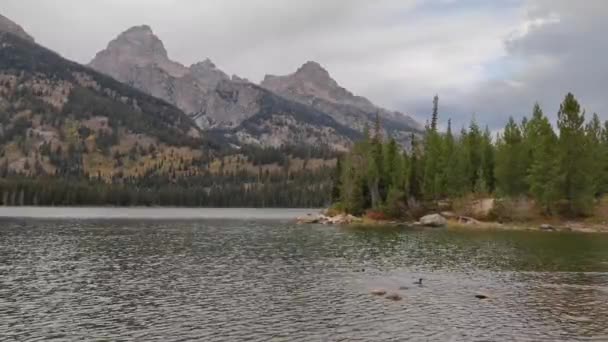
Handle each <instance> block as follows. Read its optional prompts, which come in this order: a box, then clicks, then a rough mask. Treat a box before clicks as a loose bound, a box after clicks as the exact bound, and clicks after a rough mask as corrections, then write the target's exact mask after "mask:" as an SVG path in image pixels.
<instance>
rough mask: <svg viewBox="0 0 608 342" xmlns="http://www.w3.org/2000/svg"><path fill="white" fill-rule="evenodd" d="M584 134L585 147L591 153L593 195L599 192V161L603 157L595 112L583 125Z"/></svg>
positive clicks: (598, 123) (600, 127)
mask: <svg viewBox="0 0 608 342" xmlns="http://www.w3.org/2000/svg"><path fill="white" fill-rule="evenodd" d="M585 134H586V135H587V144H588V146H587V149H588V150H589V153H591V158H592V159H591V160H592V163H591V169H590V170H589V171H590V172H591V179H592V180H593V189H594V191H595V195H599V194H600V190H601V186H602V172H603V165H602V163H601V160H602V157H603V151H602V145H601V141H602V123H601V122H600V118H599V116H598V115H597V113H594V114H593V117H592V118H591V121H589V122H588V123H587V125H586V126H585Z"/></svg>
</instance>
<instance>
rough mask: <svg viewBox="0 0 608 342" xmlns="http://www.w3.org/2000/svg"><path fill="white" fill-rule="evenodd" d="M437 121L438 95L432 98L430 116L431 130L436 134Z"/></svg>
mask: <svg viewBox="0 0 608 342" xmlns="http://www.w3.org/2000/svg"><path fill="white" fill-rule="evenodd" d="M438 120H439V95H435V97H434V98H433V114H432V116H431V130H432V131H434V132H437V123H438Z"/></svg>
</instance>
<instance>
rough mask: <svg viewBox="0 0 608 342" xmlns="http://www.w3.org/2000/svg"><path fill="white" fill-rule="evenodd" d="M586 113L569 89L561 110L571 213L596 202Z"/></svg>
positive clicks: (564, 176)
mask: <svg viewBox="0 0 608 342" xmlns="http://www.w3.org/2000/svg"><path fill="white" fill-rule="evenodd" d="M584 122H585V113H584V112H581V108H580V105H579V103H578V101H577V100H576V98H575V97H574V95H572V94H571V93H568V94H567V95H566V97H565V99H564V102H563V103H562V104H561V105H560V110H559V112H558V114H557V126H558V128H559V132H560V134H559V161H560V172H561V173H560V177H561V179H562V180H563V189H562V191H563V196H564V198H565V199H566V200H567V201H568V208H567V209H568V213H569V214H571V215H584V214H588V213H589V212H590V210H591V208H592V206H593V195H594V192H595V190H594V188H593V179H592V171H591V168H592V167H593V166H592V164H593V163H592V154H591V153H590V151H589V149H588V146H589V144H588V139H587V136H586V134H585V129H584V126H583V125H584Z"/></svg>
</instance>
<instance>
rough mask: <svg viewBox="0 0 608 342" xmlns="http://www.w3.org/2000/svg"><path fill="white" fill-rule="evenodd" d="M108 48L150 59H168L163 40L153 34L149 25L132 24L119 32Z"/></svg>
mask: <svg viewBox="0 0 608 342" xmlns="http://www.w3.org/2000/svg"><path fill="white" fill-rule="evenodd" d="M108 50H115V51H116V52H117V53H121V54H123V55H129V56H133V57H140V58H146V59H152V60H166V59H168V56H167V50H166V49H165V46H164V44H163V42H162V41H161V40H160V39H159V38H158V37H157V36H156V35H155V34H154V32H153V31H152V29H151V28H150V26H148V25H141V26H134V27H132V28H130V29H128V30H126V31H125V32H123V33H121V34H120V35H119V36H118V37H117V38H116V39H114V40H113V41H111V42H110V44H109V45H108Z"/></svg>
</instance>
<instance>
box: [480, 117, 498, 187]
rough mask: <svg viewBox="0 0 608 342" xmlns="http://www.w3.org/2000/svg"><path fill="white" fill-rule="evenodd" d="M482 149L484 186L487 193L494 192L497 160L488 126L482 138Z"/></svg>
mask: <svg viewBox="0 0 608 342" xmlns="http://www.w3.org/2000/svg"><path fill="white" fill-rule="evenodd" d="M481 149H482V165H481V173H482V177H483V184H484V185H485V192H486V193H492V192H494V187H495V183H496V179H495V176H494V168H495V159H496V156H495V155H494V154H495V153H494V145H493V144H492V134H491V133H490V129H489V127H488V126H486V129H485V131H484V133H483V136H482V138H481Z"/></svg>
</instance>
